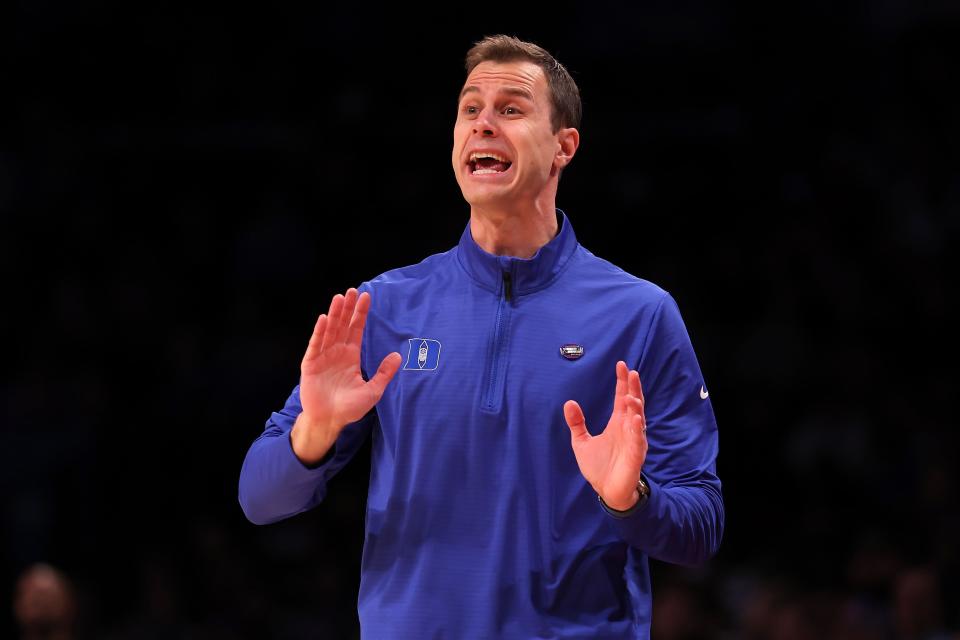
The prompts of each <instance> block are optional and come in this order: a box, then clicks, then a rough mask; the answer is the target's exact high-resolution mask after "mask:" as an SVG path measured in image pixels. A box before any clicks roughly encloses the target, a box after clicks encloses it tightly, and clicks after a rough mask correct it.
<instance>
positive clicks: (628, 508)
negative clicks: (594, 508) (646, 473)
mask: <svg viewBox="0 0 960 640" xmlns="http://www.w3.org/2000/svg"><path fill="white" fill-rule="evenodd" d="M649 497H650V485H648V484H647V483H646V481H645V480H644V479H643V478H640V479H639V480H638V481H637V486H636V487H634V489H633V494H632V495H631V498H630V501H629V502H627V503H626V504H625V505H621V504H619V503H614V505H611V504H608V503H607V502H605V501H604V499H603V496H601V495H600V494H599V493H598V494H597V500H599V501H600V504H601V505H602V506H603V508H604V509H606V510H607V511H608V512H609V513H611V514H612V515H615V516H618V517H625V516H628V515H630V514H631V513H634V512H635V511H637V510H638V509H640V508H641V507H643V505H645V504H646V502H647V499H649Z"/></svg>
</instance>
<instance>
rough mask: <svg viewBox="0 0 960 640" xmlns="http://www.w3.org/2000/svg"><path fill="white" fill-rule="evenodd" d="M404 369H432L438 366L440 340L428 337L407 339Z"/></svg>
mask: <svg viewBox="0 0 960 640" xmlns="http://www.w3.org/2000/svg"><path fill="white" fill-rule="evenodd" d="M407 343H408V347H407V361H406V362H404V363H403V369H404V370H405V371H433V370H435V369H436V368H437V367H438V366H440V342H439V341H438V340H431V339H429V338H408V339H407Z"/></svg>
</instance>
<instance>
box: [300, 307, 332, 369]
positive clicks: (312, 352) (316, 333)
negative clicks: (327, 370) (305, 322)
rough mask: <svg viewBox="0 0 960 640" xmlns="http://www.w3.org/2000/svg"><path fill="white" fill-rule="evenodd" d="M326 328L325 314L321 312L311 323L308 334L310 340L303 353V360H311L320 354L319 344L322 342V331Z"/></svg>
mask: <svg viewBox="0 0 960 640" xmlns="http://www.w3.org/2000/svg"><path fill="white" fill-rule="evenodd" d="M326 328H327V314H325V313H321V314H320V317H319V318H317V323H316V324H315V325H313V333H312V334H310V342H309V343H308V344H307V352H306V353H305V354H303V361H304V362H306V361H307V360H311V359H313V358H316V357H317V356H318V355H320V353H321V350H320V344H321V342H323V332H324V331H325V330H326Z"/></svg>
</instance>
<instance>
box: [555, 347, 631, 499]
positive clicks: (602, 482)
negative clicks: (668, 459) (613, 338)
mask: <svg viewBox="0 0 960 640" xmlns="http://www.w3.org/2000/svg"><path fill="white" fill-rule="evenodd" d="M614 394H615V395H614V399H613V413H612V414H611V415H610V421H609V422H608V423H607V426H606V428H605V429H604V430H603V433H601V434H600V435H598V436H591V435H590V433H589V432H588V431H587V424H586V420H585V419H584V417H583V409H581V408H580V405H579V404H577V403H576V401H574V400H568V401H567V402H566V403H565V404H564V405H563V416H564V418H566V421H567V426H569V427H570V441H571V444H572V445H573V454H574V455H575V456H576V458H577V464H578V465H579V466H580V473H582V474H583V477H584V478H586V479H587V482H589V483H590V486H592V487H593V490H594V491H596V492H597V494H598V495H600V497H601V498H603V501H604V502H605V503H606V504H607V506H608V507H610V508H611V509H617V510H620V511H626V510H627V509H629V508H630V507H632V506H633V505H634V504H636V502H637V500H639V499H640V495H639V493H638V491H637V481H638V480H639V479H640V470H641V469H642V468H643V462H644V460H646V457H647V434H646V431H647V422H646V418H645V417H644V414H643V391H642V390H641V388H640V374H638V373H637V372H636V371H632V370H630V371H628V370H627V364H626V363H625V362H623V361H622V360H621V361H620V362H618V363H617V388H616V391H615V392H614Z"/></svg>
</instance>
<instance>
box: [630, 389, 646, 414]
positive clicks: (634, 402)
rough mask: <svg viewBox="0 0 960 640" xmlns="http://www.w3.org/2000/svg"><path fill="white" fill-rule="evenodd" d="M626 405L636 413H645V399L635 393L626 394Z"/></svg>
mask: <svg viewBox="0 0 960 640" xmlns="http://www.w3.org/2000/svg"><path fill="white" fill-rule="evenodd" d="M626 405H627V409H629V410H630V411H632V412H633V413H634V414H637V415H641V416H642V415H643V399H642V398H638V397H636V396H634V395H631V394H627V396H626Z"/></svg>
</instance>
